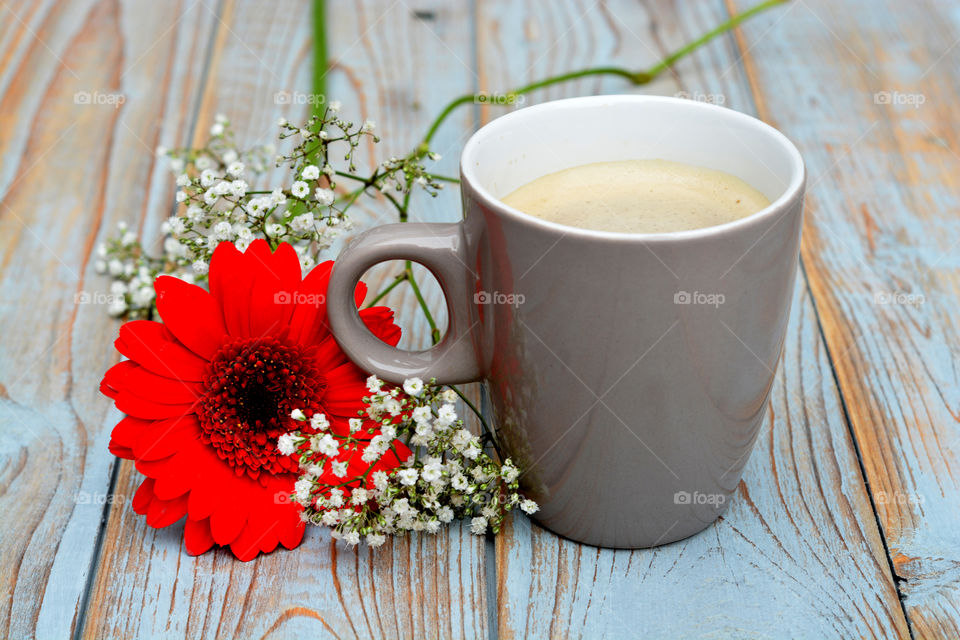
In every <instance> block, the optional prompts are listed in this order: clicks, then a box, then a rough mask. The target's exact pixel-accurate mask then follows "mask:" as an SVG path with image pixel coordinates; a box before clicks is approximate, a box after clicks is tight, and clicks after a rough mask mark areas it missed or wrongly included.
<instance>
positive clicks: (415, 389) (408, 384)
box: [403, 378, 423, 398]
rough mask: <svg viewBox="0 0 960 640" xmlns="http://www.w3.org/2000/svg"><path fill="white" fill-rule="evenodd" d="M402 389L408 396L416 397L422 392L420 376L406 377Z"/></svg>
mask: <svg viewBox="0 0 960 640" xmlns="http://www.w3.org/2000/svg"><path fill="white" fill-rule="evenodd" d="M403 391H404V393H406V394H407V395H408V396H413V397H414V398H416V397H417V396H419V395H420V394H421V393H422V392H423V380H421V379H420V378H407V379H406V380H404V381H403Z"/></svg>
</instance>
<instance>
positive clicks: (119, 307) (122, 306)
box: [107, 297, 127, 316]
mask: <svg viewBox="0 0 960 640" xmlns="http://www.w3.org/2000/svg"><path fill="white" fill-rule="evenodd" d="M126 310H127V302H126V300H124V299H123V298H122V297H120V298H114V299H113V300H111V301H110V304H109V306H107V313H109V314H110V315H111V316H121V315H123V313H124V312H125V311H126Z"/></svg>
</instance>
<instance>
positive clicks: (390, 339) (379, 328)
mask: <svg viewBox="0 0 960 640" xmlns="http://www.w3.org/2000/svg"><path fill="white" fill-rule="evenodd" d="M360 318H361V319H362V320H363V324H365V325H367V329H370V333H372V334H373V335H375V336H377V337H378V338H380V339H381V340H383V341H384V342H386V343H387V344H389V345H390V346H391V347H395V346H397V343H398V342H400V327H398V326H397V325H396V324H394V322H393V310H392V309H390V308H388V307H370V308H369V309H361V310H360Z"/></svg>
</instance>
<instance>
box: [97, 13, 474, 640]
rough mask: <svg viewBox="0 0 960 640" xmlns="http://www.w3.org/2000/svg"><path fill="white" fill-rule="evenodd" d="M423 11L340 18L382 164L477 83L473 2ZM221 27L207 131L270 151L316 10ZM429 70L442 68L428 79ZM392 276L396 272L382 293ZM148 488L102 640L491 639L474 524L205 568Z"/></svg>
mask: <svg viewBox="0 0 960 640" xmlns="http://www.w3.org/2000/svg"><path fill="white" fill-rule="evenodd" d="M416 8H417V10H421V9H422V10H423V11H425V12H426V13H427V14H429V15H432V18H430V20H429V21H426V22H425V21H424V19H421V18H417V17H416V16H414V15H413V14H412V9H411V8H410V7H408V6H407V5H406V4H404V3H393V2H389V1H387V0H374V1H370V2H364V3H359V4H357V5H351V8H350V10H349V11H344V10H337V8H336V6H331V7H330V14H329V16H330V24H329V26H328V37H329V47H330V54H331V57H332V59H333V60H334V61H335V65H334V68H333V70H332V71H331V73H330V75H329V78H328V79H329V83H330V85H329V92H330V95H331V97H333V98H336V99H339V100H341V101H342V103H343V112H344V114H355V115H356V117H358V118H372V119H374V120H376V121H377V128H378V130H379V131H381V132H382V133H383V136H384V145H383V146H384V148H383V149H377V154H378V156H379V157H385V156H386V155H390V154H396V155H399V154H400V153H402V152H405V151H406V150H408V149H409V148H412V147H413V146H414V144H415V142H416V140H417V139H418V138H419V137H420V136H421V135H423V132H424V131H425V130H426V127H427V124H428V121H429V119H430V118H432V117H433V116H434V115H435V114H434V113H433V109H432V108H429V109H428V108H425V107H421V106H420V105H419V104H418V103H417V100H418V99H419V100H424V101H426V104H429V105H435V104H437V103H439V102H441V100H442V99H446V98H448V97H449V96H450V95H452V94H455V93H462V92H465V91H470V90H472V88H473V82H474V81H473V78H472V75H470V74H468V73H467V72H466V71H465V70H463V69H462V68H461V67H459V65H452V64H450V63H449V59H450V57H451V56H452V55H453V54H454V53H455V54H456V55H458V56H462V57H464V58H465V59H469V57H470V46H471V41H470V38H469V37H468V34H469V20H468V19H467V16H466V15H465V13H464V11H465V10H466V6H464V7H463V8H451V7H447V6H444V5H443V4H442V3H439V2H436V3H418V4H417V7H416ZM220 19H221V20H222V23H220V25H219V28H218V31H217V35H216V39H215V45H214V52H213V54H212V56H211V66H210V70H209V73H208V74H207V87H206V91H205V93H204V96H203V101H202V106H201V108H200V110H199V117H198V119H197V124H196V129H197V132H198V133H197V134H196V135H197V136H198V137H199V136H201V135H202V133H201V132H202V131H203V130H204V129H206V127H208V126H209V124H210V122H211V121H212V119H213V115H214V114H215V113H217V112H223V113H226V114H228V115H229V116H230V118H231V120H232V122H233V124H234V127H235V129H236V131H237V133H238V135H239V136H240V138H241V139H242V140H246V141H248V142H249V143H250V144H254V143H258V142H266V141H268V140H269V136H270V135H272V134H273V132H274V131H275V128H274V122H275V121H276V120H277V118H278V117H279V116H280V115H283V116H285V117H287V118H288V119H290V120H291V121H295V120H296V119H299V118H302V117H304V115H305V114H306V112H307V105H306V104H305V102H306V100H302V99H300V98H297V99H291V100H290V101H289V103H287V104H278V103H277V102H276V101H275V99H274V97H275V94H276V93H278V92H288V94H289V95H291V96H292V95H293V92H294V91H297V92H300V94H301V95H305V93H306V92H307V91H309V83H310V80H309V71H310V30H309V25H310V20H309V3H308V2H305V1H303V2H297V3H283V4H282V8H278V7H276V6H274V5H270V4H264V3H258V2H253V1H246V0H238V1H228V2H225V3H224V5H223V7H222V10H221V11H220ZM397 51H404V52H405V54H404V55H403V56H398V55H397V53H396V52H397ZM407 52H409V53H407ZM423 69H430V70H431V72H430V74H429V76H427V75H426V74H425V73H423V72H422V70H423ZM298 100H299V101H300V104H290V103H295V102H297V101H298ZM470 122H471V114H470V113H469V112H468V111H467V112H465V113H463V114H460V115H459V116H458V117H457V118H455V119H454V120H453V121H452V122H451V123H450V127H449V128H447V129H445V131H444V133H443V134H442V135H443V137H442V138H441V139H440V140H438V144H442V145H446V146H447V147H450V148H451V151H450V153H448V154H446V155H447V158H446V159H445V160H444V165H443V169H442V170H444V171H448V172H455V171H456V155H457V153H456V149H455V148H453V147H454V146H455V145H456V140H457V139H458V137H459V136H460V135H461V134H462V133H463V131H464V130H465V129H466V128H467V126H468V125H469V123H470ZM388 140H389V142H387V141H388ZM445 150H446V149H440V151H441V153H442V152H443V151H445ZM367 153H372V150H368V151H367ZM366 157H367V158H368V159H369V158H370V157H372V156H366ZM368 161H369V160H368ZM457 206H458V205H457V203H456V194H455V193H450V194H449V195H445V197H443V198H442V199H437V200H436V201H432V200H431V199H430V198H429V197H425V198H418V199H417V200H415V207H414V210H415V215H414V218H415V219H455V218H454V216H455V215H458V214H457V213H455V212H456V211H457V209H456V207H457ZM355 212H356V213H355V217H354V221H355V224H356V227H357V229H358V230H360V229H363V228H366V227H369V226H371V225H373V224H376V223H377V222H387V221H391V218H390V215H389V213H388V212H387V210H386V207H378V206H377V205H376V204H373V203H371V204H370V205H365V206H364V207H363V208H357V209H355ZM333 255H335V251H332V252H331V256H333ZM384 277H387V276H385V275H383V274H382V273H381V275H380V281H381V282H382V281H383V278H384ZM373 280H376V278H373ZM376 286H377V283H376V282H373V283H372V287H376ZM398 293H400V295H399V296H396V297H393V298H391V299H390V300H389V302H390V303H391V306H394V307H395V308H398V307H399V308H400V318H399V321H400V323H401V325H402V326H403V327H404V329H405V330H406V331H407V332H408V333H410V334H412V341H411V342H412V343H414V344H416V341H417V340H422V339H424V338H425V336H426V331H425V325H424V323H423V322H422V321H421V320H416V319H417V318H418V315H417V312H416V311H415V309H414V307H413V305H412V297H411V296H409V293H401V292H400V291H399V290H398ZM429 295H430V296H431V297H429V298H428V299H429V300H430V301H431V304H432V306H433V308H435V309H436V308H440V307H441V303H440V298H439V292H438V291H436V290H433V291H432V292H431V293H430V294H429ZM137 483H138V474H137V473H136V472H135V471H133V469H132V467H131V465H129V464H128V463H124V464H123V465H122V466H121V469H120V474H119V477H118V480H117V499H118V500H119V501H120V503H119V504H118V507H117V508H116V509H114V510H113V511H112V512H111V514H110V519H109V521H108V523H107V527H106V531H105V537H104V548H103V554H102V557H103V560H102V563H101V565H100V568H99V572H98V574H97V576H96V582H95V584H94V585H93V590H92V594H91V600H90V607H89V615H88V620H87V625H86V628H85V636H87V637H91V638H100V637H131V636H134V637H177V636H183V635H185V634H186V635H191V636H202V637H266V636H270V637H291V636H307V635H311V636H323V637H328V636H333V637H341V638H352V637H360V638H365V637H377V638H390V637H393V638H408V637H430V638H439V637H445V638H447V637H449V638H458V637H463V638H474V637H481V636H485V635H487V631H486V628H487V626H486V625H487V610H486V591H485V589H486V573H485V567H484V561H485V551H486V542H485V541H484V539H483V538H478V537H476V536H473V535H471V534H470V533H469V531H468V530H467V529H465V528H462V527H460V526H455V527H452V528H450V529H449V530H446V531H444V532H443V533H442V534H439V535H437V536H411V537H408V538H404V539H399V540H394V541H392V542H390V543H388V545H387V546H386V547H385V548H381V549H379V550H375V551H373V552H371V551H370V550H369V549H367V548H365V547H361V548H360V549H359V550H349V549H347V548H346V547H344V546H343V545H342V544H340V545H336V544H334V543H333V542H332V541H331V540H330V538H329V537H328V536H327V535H326V534H323V533H322V532H321V531H320V530H319V529H311V530H310V531H308V532H307V539H306V541H305V542H304V544H303V545H302V546H301V547H300V548H299V549H297V550H296V551H293V552H289V551H278V552H276V553H274V554H271V555H269V556H265V557H261V558H259V559H257V560H255V561H253V562H250V563H240V562H238V561H236V560H234V559H233V558H232V556H230V555H229V554H228V553H227V552H223V551H216V552H212V553H208V554H205V555H203V556H201V557H198V558H192V557H189V556H187V555H186V553H185V552H184V551H183V549H182V545H181V543H180V540H179V538H180V535H181V533H180V530H179V528H178V527H176V526H174V527H171V529H170V530H169V531H167V530H161V531H156V530H153V529H150V528H149V527H147V526H146V524H145V523H144V520H143V518H142V517H139V516H136V515H135V514H133V513H132V511H131V510H130V508H129V500H128V498H129V497H131V496H132V495H133V491H134V490H135V488H136V486H137Z"/></svg>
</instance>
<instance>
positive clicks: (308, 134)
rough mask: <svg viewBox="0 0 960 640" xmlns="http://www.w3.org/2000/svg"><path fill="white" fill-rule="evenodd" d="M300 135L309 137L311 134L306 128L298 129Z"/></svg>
mask: <svg viewBox="0 0 960 640" xmlns="http://www.w3.org/2000/svg"><path fill="white" fill-rule="evenodd" d="M300 135H301V136H303V137H304V138H309V137H310V136H311V135H313V134H311V133H310V131H309V130H308V129H300Z"/></svg>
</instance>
